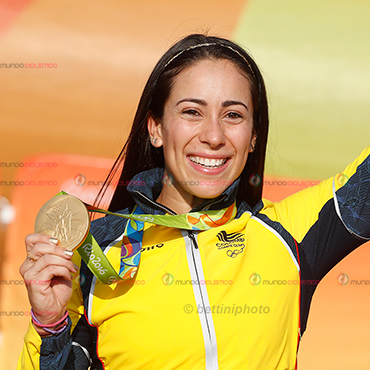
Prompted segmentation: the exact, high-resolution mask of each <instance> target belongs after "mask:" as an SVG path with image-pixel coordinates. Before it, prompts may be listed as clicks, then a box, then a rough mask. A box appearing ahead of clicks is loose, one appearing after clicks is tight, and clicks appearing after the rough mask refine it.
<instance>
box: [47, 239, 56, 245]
mask: <svg viewBox="0 0 370 370" xmlns="http://www.w3.org/2000/svg"><path fill="white" fill-rule="evenodd" d="M49 241H50V243H53V244H55V245H58V239H57V238H50V239H49Z"/></svg>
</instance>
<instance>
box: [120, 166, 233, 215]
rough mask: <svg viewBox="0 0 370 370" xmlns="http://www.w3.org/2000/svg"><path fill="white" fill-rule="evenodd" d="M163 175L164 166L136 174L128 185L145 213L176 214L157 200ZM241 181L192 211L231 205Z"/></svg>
mask: <svg viewBox="0 0 370 370" xmlns="http://www.w3.org/2000/svg"><path fill="white" fill-rule="evenodd" d="M163 175H164V169H163V168H153V169H151V170H148V171H144V172H141V173H138V174H137V175H135V176H134V178H133V179H132V180H131V181H130V183H129V185H128V186H127V191H128V192H129V193H130V194H131V196H132V197H133V199H134V200H135V202H136V204H138V205H139V207H140V208H141V209H142V210H143V211H144V213H151V214H165V213H167V212H168V213H171V214H174V212H173V211H172V210H170V209H169V208H167V207H165V206H163V205H161V204H159V203H157V202H156V201H155V200H156V199H157V198H158V197H159V194H160V192H161V191H162V186H163V184H162V178H163ZM239 182H240V179H237V180H235V181H234V182H233V183H232V184H231V185H230V186H229V187H228V188H227V189H226V190H225V191H224V192H223V193H222V194H221V195H220V196H218V197H216V198H213V199H207V200H206V201H205V202H204V203H202V204H200V205H199V206H197V207H195V208H194V209H192V210H191V211H192V212H196V211H205V210H218V209H223V208H226V207H229V206H230V205H231V204H233V203H234V201H235V199H236V194H237V192H238V187H239Z"/></svg>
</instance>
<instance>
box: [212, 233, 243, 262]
mask: <svg viewBox="0 0 370 370" xmlns="http://www.w3.org/2000/svg"><path fill="white" fill-rule="evenodd" d="M216 236H217V238H218V240H219V241H220V243H216V247H217V248H218V249H226V254H227V255H228V256H229V257H231V258H235V257H236V256H237V255H238V254H240V253H242V252H243V250H244V248H245V238H244V234H242V233H230V234H228V233H227V232H226V231H224V230H223V231H220V232H219V233H218V234H217V235H216Z"/></svg>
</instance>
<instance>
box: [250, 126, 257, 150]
mask: <svg viewBox="0 0 370 370" xmlns="http://www.w3.org/2000/svg"><path fill="white" fill-rule="evenodd" d="M257 136H258V135H257V133H256V132H255V131H254V130H253V136H252V139H251V142H250V144H249V153H253V152H254V150H255V149H256V143H257Z"/></svg>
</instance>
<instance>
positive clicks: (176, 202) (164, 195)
mask: <svg viewBox="0 0 370 370" xmlns="http://www.w3.org/2000/svg"><path fill="white" fill-rule="evenodd" d="M156 201H157V202H158V203H160V204H162V205H164V206H166V207H167V208H169V209H171V210H172V211H174V212H175V213H176V214H178V215H180V214H184V213H189V212H190V211H191V210H192V209H193V208H195V207H197V206H199V205H200V204H202V203H203V202H204V201H205V199H201V198H198V197H196V196H194V195H192V194H190V193H185V194H182V193H180V192H179V191H178V190H177V189H176V188H175V186H167V185H163V188H162V191H161V193H160V194H159V197H158V199H157V200H156Z"/></svg>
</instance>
